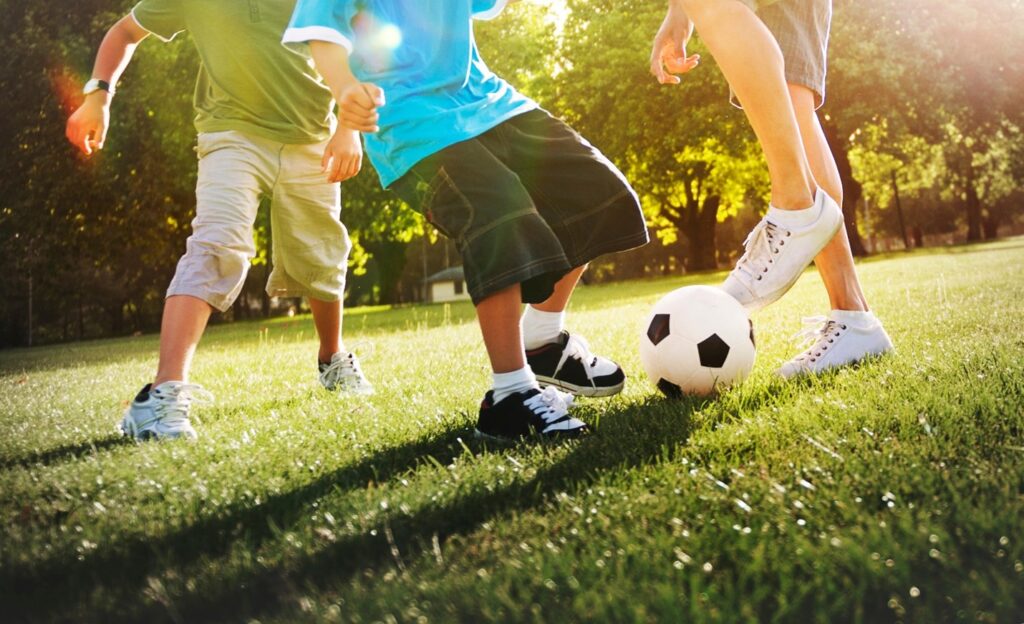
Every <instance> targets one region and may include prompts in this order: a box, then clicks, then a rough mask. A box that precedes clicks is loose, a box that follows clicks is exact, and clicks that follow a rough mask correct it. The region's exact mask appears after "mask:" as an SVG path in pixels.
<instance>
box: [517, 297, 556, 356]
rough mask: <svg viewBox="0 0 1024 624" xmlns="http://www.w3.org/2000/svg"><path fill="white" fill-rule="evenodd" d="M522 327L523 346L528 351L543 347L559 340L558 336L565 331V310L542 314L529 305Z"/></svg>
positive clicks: (524, 314)
mask: <svg viewBox="0 0 1024 624" xmlns="http://www.w3.org/2000/svg"><path fill="white" fill-rule="evenodd" d="M520 325H521V326H522V330H523V346H524V347H526V350H527V351H529V350H530V349H536V348H537V347H543V346H544V345H546V344H549V343H552V342H555V341H556V340H558V335H559V334H561V333H562V330H563V329H565V310H562V311H561V312H542V311H540V310H538V309H536V308H534V307H533V306H531V305H528V306H526V311H525V312H523V318H522V321H521V322H520Z"/></svg>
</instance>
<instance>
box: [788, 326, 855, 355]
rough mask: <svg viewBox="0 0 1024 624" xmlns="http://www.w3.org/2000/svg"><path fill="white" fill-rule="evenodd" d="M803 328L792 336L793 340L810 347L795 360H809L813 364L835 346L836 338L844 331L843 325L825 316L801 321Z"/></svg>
mask: <svg viewBox="0 0 1024 624" xmlns="http://www.w3.org/2000/svg"><path fill="white" fill-rule="evenodd" d="M803 324H804V328H803V329H801V330H800V331H798V332H797V333H795V334H793V339H794V340H795V341H798V343H799V344H800V345H801V346H803V345H807V344H809V345H811V347H810V348H809V349H807V350H806V351H804V352H803V353H801V354H800V355H799V356H797V358H796V359H798V360H800V359H805V358H806V359H809V360H810V361H812V362H814V361H816V360H817V359H818V358H820V357H821V356H822V355H824V354H825V352H826V351H828V350H829V348H831V347H832V345H833V344H835V341H836V339H837V338H839V337H840V336H842V335H843V332H844V331H846V324H845V323H838V322H836V321H834V320H832V319H830V318H828V317H827V316H821V315H818V316H808V317H804V319H803Z"/></svg>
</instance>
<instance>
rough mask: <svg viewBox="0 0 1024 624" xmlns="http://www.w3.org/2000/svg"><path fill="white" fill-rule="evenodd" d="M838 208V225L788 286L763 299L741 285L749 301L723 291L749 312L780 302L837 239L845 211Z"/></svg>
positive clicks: (835, 225) (785, 285)
mask: <svg viewBox="0 0 1024 624" xmlns="http://www.w3.org/2000/svg"><path fill="white" fill-rule="evenodd" d="M836 207H837V208H839V210H838V215H839V218H838V219H837V220H836V223H835V224H834V227H833V228H832V232H831V233H830V234H829V235H828V237H827V238H825V239H824V240H825V242H823V243H822V244H821V246H820V247H818V249H817V250H815V252H814V253H813V254H812V255H811V257H810V259H808V260H807V263H806V264H805V265H804V268H802V269H800V270H799V271H797V272H796V273H794V274H793V276H792V279H790V280H789V282H787V283H786V284H784V285H782V286H780V287H779V288H776V289H775V290H773V291H772V292H770V293H768V294H767V295H763V296H761V297H757V296H755V295H754V293H752V292H750V291H749V290H748V289H747V288H746V287H744V286H742V284H740V287H741V288H743V289H744V290H747V292H748V293H749V296H751V297H753V298H752V299H750V300H749V301H744V299H745V298H746V297H744V296H743V295H742V293H740V294H739V295H740V296H737V293H734V292H732V291H730V290H728V289H726V288H724V285H723V288H722V289H723V290H725V291H726V292H727V293H729V294H730V295H732V297H733V298H734V299H736V300H737V301H739V302H740V304H741V305H742V306H743V308H744V309H745V310H746V311H747V312H757V311H758V310H761V309H762V308H766V307H768V306H770V305H771V304H773V303H775V302H776V301H778V300H779V299H781V298H782V296H783V295H785V294H786V293H787V292H789V290H790V289H791V288H793V285H794V284H796V283H797V281H798V280H799V279H800V276H801V275H803V274H804V271H806V270H807V267H808V266H810V264H811V263H812V262H814V258H816V257H817V256H818V254H819V253H821V250H822V249H824V248H825V246H826V245H828V244H829V243H830V242H832V239H833V238H835V236H836V234H837V233H838V232H839V228H841V227H843V223H844V217H843V209H842V208H841V207H839V206H838V204H836Z"/></svg>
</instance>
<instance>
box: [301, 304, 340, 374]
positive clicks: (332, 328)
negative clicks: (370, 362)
mask: <svg viewBox="0 0 1024 624" xmlns="http://www.w3.org/2000/svg"><path fill="white" fill-rule="evenodd" d="M306 300H307V301H308V302H309V309H310V310H312V312H313V325H314V326H316V335H317V337H318V338H319V339H320V351H319V352H318V353H317V357H318V359H319V360H320V362H323V363H329V362H330V361H331V357H333V356H334V354H335V353H341V352H342V351H343V350H344V347H343V346H342V344H341V300H340V299H339V300H338V301H321V300H319V299H314V298H313V297H307V298H306Z"/></svg>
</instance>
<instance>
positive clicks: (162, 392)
mask: <svg viewBox="0 0 1024 624" xmlns="http://www.w3.org/2000/svg"><path fill="white" fill-rule="evenodd" d="M212 399H213V395H211V394H210V393H209V392H207V391H206V390H204V389H203V387H202V386H198V385H196V384H190V383H184V382H181V381H166V382H164V383H162V384H160V385H159V386H157V387H155V388H154V387H152V384H146V386H145V387H144V388H142V390H141V391H140V392H139V394H138V395H137V396H136V397H135V399H134V400H133V401H132V404H131V405H130V406H129V407H128V410H127V411H126V412H125V413H124V418H122V419H121V432H122V433H123V434H124V435H127V436H132V437H134V438H135V439H136V440H149V439H157V440H162V439H167V438H187V439H189V440H195V439H196V430H195V429H193V428H192V423H191V422H190V421H189V418H188V412H189V409H190V408H191V407H192V403H193V402H206V401H209V400H212Z"/></svg>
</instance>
